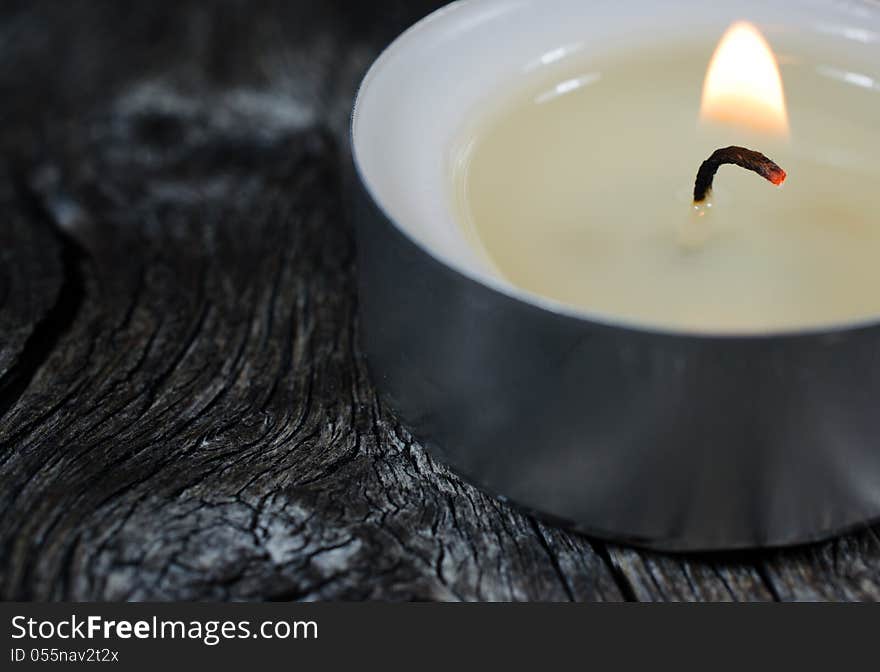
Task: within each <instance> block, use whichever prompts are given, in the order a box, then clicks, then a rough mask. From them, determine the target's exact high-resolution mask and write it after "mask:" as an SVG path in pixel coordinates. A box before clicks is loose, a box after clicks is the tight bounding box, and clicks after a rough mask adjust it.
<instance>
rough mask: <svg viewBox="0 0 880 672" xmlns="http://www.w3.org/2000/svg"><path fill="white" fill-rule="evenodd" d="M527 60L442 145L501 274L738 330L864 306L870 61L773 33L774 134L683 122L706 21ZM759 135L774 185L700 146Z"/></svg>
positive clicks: (873, 134)
mask: <svg viewBox="0 0 880 672" xmlns="http://www.w3.org/2000/svg"><path fill="white" fill-rule="evenodd" d="M703 37H704V40H701V41H699V42H697V43H694V44H691V45H688V46H680V44H681V43H679V46H667V47H663V46H657V47H653V48H649V49H644V50H639V49H637V48H634V49H632V51H631V53H630V55H628V56H621V55H619V54H618V55H615V56H613V57H611V56H609V57H606V58H599V57H593V58H590V59H583V60H579V61H576V62H571V61H570V60H568V61H565V62H562V63H561V64H560V65H559V66H558V67H555V68H541V69H539V71H538V72H537V73H535V74H532V75H526V76H524V77H522V78H521V80H520V82H519V83H518V84H516V85H511V86H510V87H508V88H507V89H506V90H502V91H496V92H494V94H493V101H494V102H492V103H491V104H486V105H484V106H483V107H481V108H480V109H477V110H474V111H473V113H472V115H471V120H470V122H469V123H467V124H466V125H465V127H464V129H463V130H462V133H461V134H460V137H459V139H458V141H457V142H456V143H455V148H454V150H453V154H452V162H451V165H452V168H451V171H450V172H451V173H452V191H453V194H454V201H455V205H454V211H455V213H456V216H457V218H458V219H459V221H460V223H461V224H462V226H463V227H464V228H465V230H466V233H467V235H468V236H469V238H470V240H471V241H472V243H473V245H474V246H475V247H476V248H477V249H479V250H480V251H481V253H482V254H484V255H485V259H486V260H487V263H488V264H489V265H490V266H491V267H492V268H493V269H494V270H495V272H496V273H498V274H499V275H500V276H502V277H503V278H504V279H505V280H507V281H509V282H510V283H512V284H514V285H516V286H518V287H520V288H522V289H525V290H527V291H528V292H531V293H534V294H537V295H541V296H545V297H549V298H551V299H554V300H557V301H560V302H562V303H564V304H568V305H570V306H573V307H575V308H577V309H581V310H583V311H586V312H587V313H590V314H594V315H597V316H601V317H603V318H610V319H620V318H623V319H624V320H627V321H630V322H635V323H639V324H645V325H649V326H652V325H653V326H657V327H662V328H683V329H696V330H700V331H712V332H754V331H763V330H768V329H789V328H802V327H819V326H825V325H830V324H836V323H841V322H846V321H851V320H861V319H866V318H870V317H877V316H880V123H878V122H880V64H877V63H871V62H854V61H853V60H852V59H851V58H848V59H847V60H841V58H840V57H839V56H838V55H837V53H836V52H835V50H834V49H833V43H829V44H828V45H822V44H818V43H805V44H797V43H792V44H786V43H785V42H784V41H783V43H782V44H774V45H773V46H774V48H775V49H776V51H777V55H778V57H779V60H780V66H781V72H782V77H783V81H784V84H785V89H786V97H787V101H788V113H789V117H790V123H791V136H790V138H789V139H780V138H773V137H768V136H764V135H760V134H756V133H751V132H748V131H747V130H744V129H742V128H731V127H706V126H704V125H700V124H699V122H698V119H699V107H700V93H701V88H702V85H703V77H704V75H705V71H706V66H707V63H708V61H709V58H710V56H711V54H712V51H713V49H714V47H715V40H716V39H717V37H718V36H717V35H705V36H703ZM732 144H734V145H741V146H745V147H749V148H751V149H756V150H759V151H761V152H763V153H765V154H767V155H768V156H769V157H771V158H772V159H774V160H775V161H776V162H777V163H778V164H779V165H780V166H782V167H783V168H784V169H785V170H786V171H787V173H788V179H787V181H786V183H785V184H784V185H783V186H782V187H781V188H776V187H774V186H772V185H771V184H770V183H768V182H765V181H764V180H762V179H761V178H760V177H758V176H757V175H755V174H753V173H748V172H746V171H744V170H742V169H740V168H736V167H732V166H724V167H722V168H721V169H720V170H719V173H718V175H717V176H716V181H715V184H716V187H715V191H714V197H713V203H712V206H713V207H712V208H711V211H710V212H708V213H707V216H705V217H703V218H701V220H700V221H699V222H698V223H696V225H695V222H694V221H693V219H692V216H691V207H692V206H691V196H690V192H691V189H692V186H693V179H694V176H695V174H696V170H697V168H698V167H699V165H700V162H701V161H702V160H703V159H705V158H707V157H708V156H709V155H710V154H711V153H712V151H713V150H714V149H716V148H718V147H723V146H726V145H732Z"/></svg>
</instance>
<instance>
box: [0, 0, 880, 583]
mask: <svg viewBox="0 0 880 672" xmlns="http://www.w3.org/2000/svg"><path fill="white" fill-rule="evenodd" d="M434 4H436V3H432V2H398V1H389V2H385V3H378V4H375V5H372V4H371V5H365V6H358V7H355V8H352V7H351V6H349V3H343V2H327V3H292V2H258V3H244V2H237V1H231V0H226V1H221V2H215V3H210V4H205V3H198V2H190V1H182V2H176V3H173V4H172V3H168V4H166V3H138V4H136V5H135V4H132V5H130V6H126V7H123V8H119V3H115V2H101V1H95V2H71V3H63V4H59V3H42V2H29V3H12V4H10V5H9V7H6V8H4V10H3V12H5V13H6V14H7V17H6V18H7V20H6V21H3V22H0V90H2V91H4V92H10V91H15V92H16V95H15V96H11V97H9V96H5V97H4V102H3V103H2V105H0V119H3V120H4V121H5V122H6V123H5V126H4V129H5V130H4V131H3V132H2V133H0V146H2V147H3V148H4V151H5V154H6V155H8V156H10V157H13V158H14V161H11V162H10V164H9V165H8V166H6V167H4V168H3V169H0V204H2V206H3V212H4V217H3V219H2V223H0V242H2V247H0V261H2V267H0V330H2V342H0V598H2V599H40V600H43V599H68V600H95V599H105V600H123V599H127V600H144V599H154V600H164V599H245V600H265V599H275V600H304V599H400V600H529V599H532V600H621V599H638V600H770V599H786V600H787V599H851V600H857V599H877V597H878V595H880V594H878V581H880V577H878V570H877V567H878V560H880V559H878V554H880V544H878V539H877V536H876V534H875V532H873V531H866V532H862V533H860V534H856V535H852V536H850V537H847V538H845V539H842V540H838V541H835V542H831V543H828V544H824V545H818V546H814V547H809V548H806V549H796V550H792V551H779V552H772V553H753V554H738V555H735V556H727V555H723V554H722V555H713V556H671V555H662V554H656V553H647V552H642V551H638V550H633V549H628V548H621V547H618V546H615V545H611V544H604V543H602V542H599V541H595V540H590V539H587V538H585V537H583V536H580V535H577V534H573V533H569V532H567V531H564V530H560V529H557V528H555V527H553V526H551V525H548V524H545V523H543V522H541V521H539V520H537V519H535V518H534V517H532V516H530V515H527V514H525V513H523V512H520V511H518V510H516V509H514V508H512V507H510V506H509V505H507V504H504V503H501V502H498V501H496V500H494V499H492V498H490V497H488V496H486V495H484V494H483V493H482V492H480V491H479V490H477V489H475V488H474V487H472V486H470V485H468V484H466V483H464V482H462V481H461V480H460V479H459V478H458V477H456V476H455V475H454V474H453V473H451V472H450V471H449V470H447V469H446V468H445V467H443V466H442V465H440V464H438V463H436V462H435V461H433V460H432V459H431V458H430V457H429V456H428V455H427V454H426V453H425V451H424V450H423V449H422V448H421V446H419V445H418V444H417V443H416V442H414V441H413V439H412V437H411V436H410V435H409V434H408V433H407V431H406V429H405V428H404V427H402V426H401V425H400V424H399V423H398V421H397V420H396V418H395V416H394V413H393V410H392V409H388V408H386V407H384V406H383V405H382V404H381V403H380V402H379V401H378V399H377V396H376V393H375V391H374V388H373V386H372V384H371V382H370V379H369V376H368V374H367V372H366V367H365V363H364V361H363V356H362V354H361V351H360V348H359V344H358V322H357V317H356V307H357V296H356V291H355V287H354V280H353V268H352V264H353V259H354V257H353V249H352V246H353V241H352V236H351V231H350V226H349V223H348V221H347V216H346V209H345V201H346V198H347V195H346V192H345V187H344V184H345V179H346V174H347V173H346V171H347V165H348V156H347V153H348V147H347V137H346V133H345V130H346V124H347V119H348V114H349V110H350V105H351V100H352V96H353V94H354V89H355V86H356V84H357V81H358V80H359V77H360V75H361V74H362V73H363V71H364V69H365V68H366V67H367V65H368V64H369V63H370V61H371V60H372V59H373V58H374V57H375V55H376V54H377V53H378V51H379V49H380V48H381V47H382V46H383V45H384V44H385V43H386V42H387V41H388V40H389V39H390V38H391V37H393V35H395V34H396V33H397V32H399V31H400V30H401V29H402V28H404V27H405V26H406V25H408V24H409V23H410V22H412V21H413V20H414V19H415V18H417V17H418V16H420V15H422V14H424V13H426V12H427V11H428V10H429V9H430V8H431V7H432V6H433V5H434ZM47 43H52V44H53V50H51V51H47V50H46V49H44V47H45V45H46V44H47ZM48 53H52V55H53V62H52V63H51V64H50V63H49V62H47V56H46V54H48ZM35 82H38V83H39V85H37V84H35Z"/></svg>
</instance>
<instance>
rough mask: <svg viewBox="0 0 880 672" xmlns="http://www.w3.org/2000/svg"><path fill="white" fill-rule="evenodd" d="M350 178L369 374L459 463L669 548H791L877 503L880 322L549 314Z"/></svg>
mask: <svg viewBox="0 0 880 672" xmlns="http://www.w3.org/2000/svg"><path fill="white" fill-rule="evenodd" d="M359 178H360V180H359V181H358V183H357V187H356V190H357V194H356V196H357V207H356V217H355V219H356V223H357V244H358V279H359V289H360V311H361V324H362V333H363V343H364V346H365V348H366V352H367V355H368V360H369V363H370V368H371V371H372V375H373V377H374V379H375V382H376V384H377V385H378V387H379V389H380V390H381V392H382V393H383V395H384V396H385V398H386V400H387V402H388V403H389V404H390V405H391V406H392V407H393V408H394V409H396V410H397V411H398V412H399V414H400V416H401V417H402V419H403V420H404V421H405V422H406V423H407V424H408V425H409V427H410V428H411V429H412V430H413V432H414V434H415V435H416V436H418V437H419V438H420V439H421V440H422V441H423V442H424V443H425V445H426V446H427V447H428V448H429V449H430V450H431V451H432V452H433V453H435V454H436V455H437V456H438V457H440V458H441V459H442V460H443V461H444V462H446V463H448V464H449V465H451V466H452V467H453V468H454V469H456V470H457V471H458V472H460V473H461V474H463V475H465V476H466V477H468V478H469V479H471V480H472V481H474V482H475V483H477V484H479V485H481V486H483V487H484V488H486V489H488V490H489V491H491V492H493V493H496V494H498V495H501V496H504V497H505V498H509V499H510V500H512V501H514V502H516V503H518V504H520V505H522V506H525V507H527V508H530V509H533V510H535V511H538V512H540V513H543V514H545V515H548V516H551V517H553V518H556V519H560V520H562V521H564V523H565V524H567V525H569V526H572V527H574V528H576V529H579V530H582V531H585V532H588V533H590V534H594V535H596V536H599V537H604V538H609V539H617V540H621V541H627V542H631V543H635V544H639V545H644V546H650V547H657V548H662V549H669V550H712V549H732V548H742V547H754V546H775V545H788V544H794V543H799V542H806V541H810V540H816V539H819V538H822V537H826V536H829V535H831V534H833V533H835V532H839V531H842V530H844V529H846V528H849V527H851V526H854V525H858V524H860V523H863V522H866V521H869V520H872V519H875V518H878V517H880V445H878V439H880V412H878V410H877V406H878V400H880V327H878V326H865V327H852V328H846V329H839V330H825V331H813V332H805V333H798V334H781V335H766V336H761V335H756V336H751V335H749V336H738V337H736V336H704V335H687V334H680V333H679V334H676V333H662V332H652V331H649V330H643V329H634V328H630V327H624V326H613V325H609V324H600V323H597V322H593V321H590V320H587V319H581V318H578V317H574V316H571V315H565V314H560V313H556V312H553V311H551V310H547V309H545V308H542V307H539V306H537V305H532V304H530V303H528V302H526V301H523V300H519V299H516V298H514V297H511V296H507V295H505V294H503V293H501V292H499V291H497V290H495V289H492V288H490V287H488V286H486V285H483V284H481V283H479V282H476V281H474V280H472V279H470V278H468V277H465V276H464V275H463V274H461V273H459V272H458V271H456V270H454V269H452V268H451V267H449V266H447V265H445V264H443V263H442V262H440V261H438V260H437V259H435V258H434V257H433V256H432V255H431V254H430V253H429V252H428V251H426V250H425V249H423V248H422V247H421V246H420V245H418V244H417V243H415V242H414V241H413V240H411V239H410V238H408V237H407V236H406V235H405V234H403V233H402V232H401V231H400V230H399V229H398V228H397V227H396V226H395V225H394V223H393V222H392V221H391V220H390V219H389V217H387V216H386V215H385V214H384V212H383V211H382V209H381V208H380V207H379V206H378V205H377V204H376V203H375V201H374V200H373V198H372V197H371V195H370V194H369V192H368V191H367V189H366V188H365V187H364V186H363V181H362V179H363V178H362V176H359Z"/></svg>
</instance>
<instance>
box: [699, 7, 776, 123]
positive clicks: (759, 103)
mask: <svg viewBox="0 0 880 672" xmlns="http://www.w3.org/2000/svg"><path fill="white" fill-rule="evenodd" d="M700 118H701V119H702V120H703V121H712V122H718V123H723V124H729V125H734V126H738V127H745V128H748V129H750V130H757V131H762V132H765V133H769V134H772V135H777V136H782V137H787V136H788V133H789V131H788V114H787V112H786V106H785V93H784V90H783V86H782V77H781V75H780V73H779V64H778V63H777V62H776V57H775V56H774V54H773V51H772V50H771V48H770V45H769V44H768V43H767V40H766V39H764V36H763V35H761V32H760V31H759V30H758V29H757V28H756V27H755V26H754V25H753V24H752V23H749V22H748V21H743V20H740V21H735V22H734V23H732V24H731V25H730V26H729V27H728V28H727V30H726V31H725V32H724V35H723V36H722V38H721V40H720V41H719V42H718V46H717V47H716V48H715V52H714V53H713V55H712V60H711V61H710V63H709V68H708V70H707V71H706V79H705V81H704V83H703V97H702V105H701V108H700Z"/></svg>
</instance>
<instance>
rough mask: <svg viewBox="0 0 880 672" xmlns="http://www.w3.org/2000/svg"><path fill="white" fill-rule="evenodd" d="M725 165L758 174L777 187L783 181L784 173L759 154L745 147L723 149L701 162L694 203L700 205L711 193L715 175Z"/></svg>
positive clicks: (717, 150)
mask: <svg viewBox="0 0 880 672" xmlns="http://www.w3.org/2000/svg"><path fill="white" fill-rule="evenodd" d="M726 163H730V164H733V165H735V166H739V167H740V168H745V169H746V170H751V171H752V172H755V173H758V175H760V176H761V177H763V178H764V179H765V180H769V181H770V182H772V183H773V184H775V185H777V186H779V185H780V184H782V183H783V182H784V181H785V171H784V170H782V168H780V167H779V166H777V165H776V163H774V162H773V161H771V160H770V159H768V158H767V157H766V156H764V155H763V154H761V152H756V151H753V150H751V149H746V148H745V147H724V148H723V149H716V150H715V151H714V152H713V153H712V156H710V157H709V158H708V159H706V160H705V161H703V164H702V165H701V166H700V170H698V171H697V180H696V182H694V203H702V202H703V201H705V200H706V197H707V196H708V195H709V193H710V192H711V191H712V180H713V179H715V173H716V172H717V171H718V168H720V167H721V166H723V165H724V164H726Z"/></svg>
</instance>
